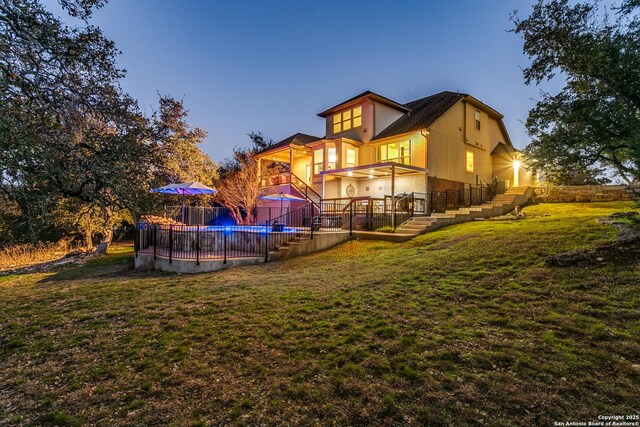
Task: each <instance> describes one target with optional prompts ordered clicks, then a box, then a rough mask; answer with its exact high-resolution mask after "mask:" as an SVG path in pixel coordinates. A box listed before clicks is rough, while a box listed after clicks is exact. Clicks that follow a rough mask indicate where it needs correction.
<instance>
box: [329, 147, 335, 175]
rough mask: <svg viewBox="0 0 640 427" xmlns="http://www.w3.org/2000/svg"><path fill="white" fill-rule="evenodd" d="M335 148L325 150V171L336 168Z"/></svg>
mask: <svg viewBox="0 0 640 427" xmlns="http://www.w3.org/2000/svg"><path fill="white" fill-rule="evenodd" d="M336 160H337V156H336V147H328V148H327V170H331V169H335V168H336Z"/></svg>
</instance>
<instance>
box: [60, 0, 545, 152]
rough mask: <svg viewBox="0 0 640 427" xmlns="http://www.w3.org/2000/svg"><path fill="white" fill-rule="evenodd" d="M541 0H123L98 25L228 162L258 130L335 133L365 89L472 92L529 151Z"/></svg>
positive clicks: (147, 83)
mask: <svg viewBox="0 0 640 427" xmlns="http://www.w3.org/2000/svg"><path fill="white" fill-rule="evenodd" d="M51 2H53V0H51ZM51 2H50V3H51ZM532 3H533V2H532V1H524V0H519V1H486V2H485V1H455V2H453V1H451V2H438V1H404V0H402V1H364V0H363V1H351V0H350V1H306V0H303V1H189V2H178V1H168V0H153V1H152V0H136V1H131V0H111V1H110V2H109V3H108V4H107V6H106V7H104V8H103V9H101V10H99V11H98V12H97V13H96V14H95V16H94V18H93V20H92V23H93V24H96V25H98V26H100V27H101V28H102V29H103V31H104V32H105V34H106V35H107V37H109V38H110V39H112V40H114V41H115V42H116V45H117V47H118V48H119V49H120V50H121V51H122V55H121V56H120V59H119V65H120V66H121V67H122V68H125V69H126V70H127V77H126V78H125V79H124V81H123V87H124V89H125V90H127V91H128V92H129V93H130V94H131V95H132V96H133V97H135V98H137V99H138V100H139V102H140V106H141V108H142V109H143V110H144V111H146V112H147V113H151V111H152V110H153V108H156V106H157V92H161V93H163V94H170V95H172V96H174V97H177V98H183V99H184V102H185V105H186V107H187V109H189V110H190V118H189V121H190V123H191V124H192V125H193V126H198V127H200V128H202V129H204V130H206V131H207V132H208V133H209V136H208V138H207V142H206V144H205V145H204V146H203V147H202V148H203V149H204V150H205V151H206V152H207V153H209V154H210V155H211V156H212V157H213V159H214V160H216V161H220V160H222V159H223V158H224V157H227V156H229V155H230V154H231V151H232V149H233V147H234V146H244V145H247V144H248V143H249V139H248V137H247V136H246V134H247V133H249V132H250V131H261V132H263V133H264V134H265V135H266V136H267V137H270V138H273V139H274V140H276V141H279V140H281V139H283V138H286V137H287V136H289V135H291V134H293V133H296V132H304V133H308V134H311V135H315V136H323V135H324V123H323V119H321V118H319V117H317V115H316V114H317V113H318V112H320V111H323V110H324V109H326V108H328V107H331V106H332V105H335V104H337V103H339V102H341V101H343V100H346V99H348V98H351V97H352V96H354V95H356V94H358V93H360V92H363V91H365V90H371V91H374V92H377V93H379V94H381V95H383V96H386V97H389V98H391V99H393V100H395V101H398V102H401V103H405V102H408V101H411V100H414V99H417V98H421V97H424V96H427V95H430V94H433V93H436V92H439V91H442V90H451V91H460V92H466V93H469V94H471V95H473V96H475V97H476V98H478V99H480V100H481V101H483V102H484V103H486V104H488V105H490V106H491V107H493V108H495V109H497V110H498V111H500V112H501V113H502V114H504V116H505V123H506V126H507V129H508V130H509V133H510V135H511V139H512V141H513V143H514V145H515V146H516V147H517V148H523V147H524V146H525V145H526V144H527V143H528V142H529V139H528V137H527V135H526V132H525V130H524V125H523V124H522V122H523V121H524V120H525V119H526V116H527V112H528V110H529V109H530V108H531V106H532V105H533V103H534V101H533V100H532V98H537V97H538V96H539V90H540V88H536V87H527V86H525V85H524V83H523V79H522V73H521V68H522V67H525V66H526V65H527V64H528V59H527V57H526V56H524V55H523V54H522V40H521V38H520V37H519V36H517V35H515V34H513V33H509V32H508V30H509V29H510V28H511V27H512V26H513V24H512V23H511V22H510V21H509V15H510V13H511V12H512V11H513V10H514V9H516V10H518V11H519V13H520V15H521V16H526V15H528V14H529V12H530V10H531V6H532ZM52 10H54V12H55V13H56V14H60V12H59V8H57V7H54V6H52ZM65 19H66V18H65ZM545 88H546V89H549V88H550V86H549V85H548V84H547V85H546V86H545Z"/></svg>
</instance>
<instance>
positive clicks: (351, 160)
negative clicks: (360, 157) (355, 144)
mask: <svg viewBox="0 0 640 427" xmlns="http://www.w3.org/2000/svg"><path fill="white" fill-rule="evenodd" d="M355 166H356V150H355V149H353V148H347V162H346V165H345V167H348V168H353V167H355Z"/></svg>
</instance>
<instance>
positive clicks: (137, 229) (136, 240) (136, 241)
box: [87, 224, 140, 258]
mask: <svg viewBox="0 0 640 427" xmlns="http://www.w3.org/2000/svg"><path fill="white" fill-rule="evenodd" d="M134 230H135V233H134V234H133V251H134V252H135V254H136V258H138V245H139V244H140V243H139V240H140V237H139V236H138V234H139V233H140V226H139V224H136V225H135V227H134ZM88 244H89V243H87V245H88Z"/></svg>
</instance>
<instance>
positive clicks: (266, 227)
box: [264, 208, 313, 262]
mask: <svg viewBox="0 0 640 427" xmlns="http://www.w3.org/2000/svg"><path fill="white" fill-rule="evenodd" d="M269 216H271V208H269ZM264 230H265V233H264V262H267V261H269V221H267V222H266V223H265V224H264ZM311 233H312V234H311V237H312V238H313V227H311Z"/></svg>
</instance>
